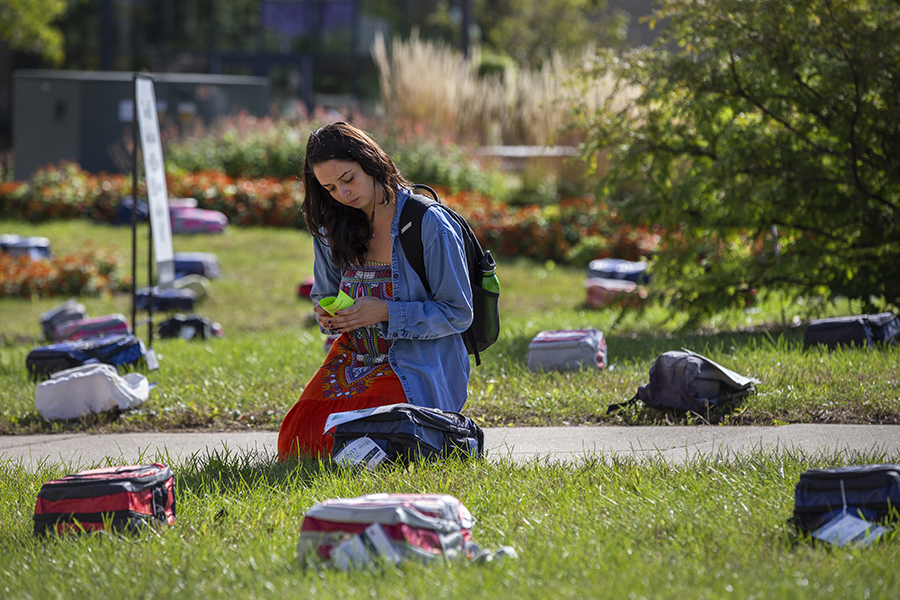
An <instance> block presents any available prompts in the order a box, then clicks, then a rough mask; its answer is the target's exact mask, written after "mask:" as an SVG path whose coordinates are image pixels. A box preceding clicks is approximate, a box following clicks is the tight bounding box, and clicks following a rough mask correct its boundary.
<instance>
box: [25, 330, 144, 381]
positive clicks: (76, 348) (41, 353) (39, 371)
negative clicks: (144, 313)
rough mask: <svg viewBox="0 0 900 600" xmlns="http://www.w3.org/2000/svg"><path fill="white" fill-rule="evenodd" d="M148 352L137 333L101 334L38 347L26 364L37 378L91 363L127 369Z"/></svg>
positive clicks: (32, 376) (28, 357) (43, 377)
mask: <svg viewBox="0 0 900 600" xmlns="http://www.w3.org/2000/svg"><path fill="white" fill-rule="evenodd" d="M146 353H147V350H146V348H145V346H144V342H143V341H141V339H140V338H138V337H137V336H135V335H134V334H131V333H120V334H109V335H98V336H95V337H88V338H82V339H80V340H73V341H69V342H59V343H58V344H50V345H49V346H41V347H39V348H35V349H33V350H32V351H31V352H29V353H28V356H27V357H25V367H26V368H27V369H28V372H29V374H30V375H31V379H32V380H33V381H38V380H39V379H46V378H48V377H50V375H51V374H53V373H56V372H57V371H63V370H65V369H71V368H72V367H79V366H81V365H86V364H88V363H105V364H107V365H113V366H114V367H116V368H125V369H127V368H129V367H134V366H136V365H137V364H138V363H139V362H140V361H142V360H144V359H145V355H146Z"/></svg>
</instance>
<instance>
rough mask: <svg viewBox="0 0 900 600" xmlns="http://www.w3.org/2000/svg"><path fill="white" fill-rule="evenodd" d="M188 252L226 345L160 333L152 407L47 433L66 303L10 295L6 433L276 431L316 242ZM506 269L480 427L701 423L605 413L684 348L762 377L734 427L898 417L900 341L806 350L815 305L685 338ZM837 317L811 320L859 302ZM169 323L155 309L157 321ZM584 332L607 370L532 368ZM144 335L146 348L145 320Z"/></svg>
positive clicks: (259, 231) (246, 232)
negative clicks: (46, 391) (599, 338)
mask: <svg viewBox="0 0 900 600" xmlns="http://www.w3.org/2000/svg"><path fill="white" fill-rule="evenodd" d="M146 229H147V228H146V226H145V227H143V228H142V231H141V239H140V240H139V258H140V264H139V268H138V283H139V285H143V284H144V283H145V282H146V266H145V264H146V254H147V251H146V250H147V247H146V246H147V242H146V235H147V233H146ZM0 233H18V234H19V235H43V236H46V237H48V238H50V239H51V241H52V245H53V246H52V247H53V251H54V252H56V253H57V254H67V253H71V252H75V251H77V250H79V249H81V248H83V247H85V245H86V244H92V245H94V246H95V247H101V248H106V249H110V250H112V251H113V252H115V253H116V254H117V255H119V256H120V258H121V260H122V261H123V263H124V264H125V265H130V262H131V232H130V229H128V228H121V227H111V226H107V225H99V224H91V223H87V222H52V223H47V224H41V225H32V224H29V223H24V222H9V221H6V222H0ZM174 245H175V250H176V251H209V252H214V253H216V255H217V256H218V258H219V262H220V264H221V267H222V270H223V276H222V277H221V278H220V279H214V280H212V282H211V283H212V287H213V296H212V297H211V298H210V299H208V300H206V301H204V302H203V303H202V304H200V305H198V306H197V311H198V312H200V313H201V314H203V315H205V316H207V317H209V318H211V319H213V320H215V321H218V322H220V323H221V324H222V325H223V327H224V331H225V336H224V337H223V338H221V339H212V340H209V341H206V342H196V341H195V342H186V341H184V340H180V339H175V340H158V339H157V340H154V341H153V348H154V349H156V351H157V353H158V354H159V357H160V364H161V369H160V370H159V371H153V372H149V373H147V374H148V376H149V378H150V380H151V381H154V382H156V383H157V384H158V386H157V387H156V389H155V390H154V391H153V392H151V396H150V399H149V401H148V402H146V403H145V404H144V406H143V407H142V408H141V409H140V410H137V411H132V412H129V413H126V414H123V415H120V416H118V417H117V418H112V419H109V418H103V419H93V420H90V421H89V422H82V423H55V424H49V423H46V422H44V421H42V420H41V418H40V416H39V415H38V414H37V412H36V411H35V409H34V388H35V384H34V383H33V382H31V381H29V380H28V377H27V373H26V370H25V358H26V356H27V354H28V352H29V351H30V350H31V349H32V348H34V347H35V346H36V345H40V344H42V343H43V342H42V341H41V340H40V333H41V332H40V325H39V317H40V314H41V313H42V312H43V311H46V310H48V309H49V308H51V307H53V306H55V305H56V304H57V303H59V302H60V301H61V300H62V299H61V298H45V299H40V300H23V299H17V298H3V299H0V314H2V315H3V319H2V324H0V433H3V434H10V433H33V432H48V431H63V430H77V431H81V430H89V431H95V432H96V431H128V430H152V429H160V428H165V429H175V428H223V427H224V428H234V429H241V428H249V427H258V428H267V429H277V428H278V426H279V425H280V423H281V419H282V417H283V415H284V414H285V413H286V411H287V410H288V409H289V408H290V406H292V405H293V403H294V401H295V400H296V398H297V397H298V396H299V394H300V392H301V390H302V389H303V386H304V385H305V384H306V382H307V381H308V380H309V378H310V377H311V376H312V374H313V373H314V372H315V370H316V369H317V368H318V367H319V366H320V364H321V362H322V359H323V358H324V350H323V341H324V338H323V336H322V334H321V333H320V332H319V331H318V329H317V328H315V327H314V326H313V325H312V321H311V319H310V313H311V304H310V303H309V302H308V301H306V300H301V299H298V298H297V295H296V287H297V284H298V283H299V282H300V281H301V280H302V279H303V278H304V277H307V276H309V275H310V274H311V273H312V248H311V241H310V238H309V236H308V235H307V234H306V233H305V232H301V231H296V230H287V229H263V228H246V229H245V228H236V227H231V228H229V229H228V230H227V231H226V232H225V233H224V234H222V235H211V236H210V235H203V236H176V238H175V244H174ZM498 273H499V277H500V281H501V287H502V290H503V293H502V296H501V313H502V314H501V320H502V331H501V336H500V340H499V341H498V342H497V344H495V345H494V346H493V347H492V348H490V349H489V350H488V351H487V352H486V353H485V355H484V357H483V359H484V363H483V364H482V365H481V366H480V367H473V370H472V378H471V382H470V386H469V392H470V399H469V402H468V404H467V405H466V408H465V411H464V412H466V414H468V415H470V416H472V417H473V418H475V419H476V420H477V421H478V422H479V423H481V424H482V425H491V426H496V425H538V426H540V425H562V424H571V425H583V424H609V423H611V424H621V423H631V424H656V423H668V422H674V423H682V424H686V423H694V422H697V420H696V419H692V418H687V417H683V416H679V415H673V414H667V413H661V412H659V411H657V410H654V409H647V408H644V407H642V406H640V405H632V407H630V408H629V409H628V410H626V411H624V413H622V414H620V415H618V416H607V415H606V413H605V411H606V407H607V406H608V405H609V404H613V403H617V402H621V401H623V400H626V399H628V398H630V397H631V396H632V395H634V393H635V391H636V390H637V388H638V387H639V386H640V385H642V384H644V383H646V381H647V372H648V369H649V367H650V364H651V363H652V361H653V359H654V358H656V356H658V355H659V354H660V353H661V352H664V351H666V350H672V349H678V348H682V347H685V348H689V349H691V350H694V351H696V352H700V353H702V354H706V355H707V356H709V357H710V358H712V359H714V360H716V361H718V362H720V363H721V364H723V365H725V366H727V367H729V368H732V369H734V370H736V371H738V372H740V373H743V374H746V375H750V376H753V377H756V378H758V379H759V380H760V381H761V382H762V383H761V384H760V385H759V386H757V393H755V394H753V395H751V396H749V397H748V398H746V399H744V400H743V401H742V402H741V403H740V404H739V405H738V406H736V407H735V408H734V410H731V411H730V412H727V413H726V414H718V415H712V416H713V417H720V418H721V422H723V423H729V424H747V425H754V424H766V425H770V424H778V423H785V422H815V423H882V424H894V423H900V380H898V376H900V375H898V374H900V346H894V347H890V348H886V349H881V350H871V351H870V350H864V349H851V350H841V351H835V352H828V351H811V352H806V351H803V350H802V335H803V324H804V322H805V320H807V319H808V318H809V317H810V314H809V311H810V308H809V305H796V304H792V305H789V304H786V303H784V302H782V301H780V300H779V299H777V298H770V299H766V300H763V301H761V304H760V306H759V307H757V310H754V311H752V312H744V311H734V312H732V313H728V314H722V315H717V316H716V317H715V318H714V319H712V320H710V322H708V323H707V324H706V325H705V327H704V328H703V329H702V330H695V331H687V332H685V331H680V329H679V328H680V326H681V325H682V324H683V323H684V322H685V321H684V319H683V317H682V316H681V315H670V314H669V313H668V312H667V311H666V310H664V309H662V308H659V307H649V308H648V309H647V310H645V311H642V312H637V311H626V312H625V313H624V314H621V313H620V312H618V311H612V310H604V311H597V310H586V309H585V308H584V307H583V302H584V299H585V291H584V288H583V282H584V273H583V272H582V271H581V270H580V269H570V268H563V267H559V266H555V265H552V264H547V265H536V264H534V263H532V262H529V261H526V260H510V259H503V258H500V259H499V268H498ZM82 301H83V302H84V304H85V305H86V307H87V309H88V312H89V314H90V315H92V316H99V315H102V314H107V313H111V312H121V313H124V314H125V315H126V316H129V317H130V313H131V309H130V298H129V296H128V295H127V294H123V295H117V296H109V297H98V298H83V299H82ZM831 310H832V311H834V312H832V313H819V314H818V315H813V316H826V315H830V314H837V313H839V312H844V313H846V312H849V311H852V307H849V306H841V307H836V308H832V309H831ZM145 316H146V315H145V314H143V313H139V315H138V317H139V319H141V318H144V317H145ZM163 317H164V315H155V319H156V322H157V323H158V322H159V321H160V320H161V319H162V318H163ZM583 327H596V328H597V329H600V330H601V331H603V332H604V334H605V336H606V338H607V341H608V345H609V361H610V363H611V365H610V367H609V368H608V369H607V370H605V371H603V372H600V373H598V372H596V371H593V372H592V371H581V372H574V373H564V374H560V373H549V374H536V373H532V372H530V371H529V370H528V369H527V367H526V353H527V349H528V342H529V341H530V340H531V338H532V337H533V336H534V335H535V334H537V333H538V332H539V331H541V330H544V329H570V328H583ZM137 333H138V335H140V336H141V337H142V339H144V340H145V342H146V341H148V336H147V326H146V325H140V326H139V327H138V331H137Z"/></svg>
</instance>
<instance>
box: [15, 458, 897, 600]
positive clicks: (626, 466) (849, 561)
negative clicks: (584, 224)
mask: <svg viewBox="0 0 900 600" xmlns="http://www.w3.org/2000/svg"><path fill="white" fill-rule="evenodd" d="M149 458H152V457H149ZM894 458H895V459H896V458H897V457H894ZM848 459H852V460H855V461H865V462H868V461H877V460H883V459H884V457H880V456H854V457H847V456H839V455H821V456H816V457H809V456H803V457H801V456H797V455H791V454H766V453H755V454H752V455H748V456H741V457H727V456H718V457H707V458H699V459H695V460H692V461H690V462H689V463H686V464H681V465H673V464H670V463H667V462H665V461H663V460H655V459H649V460H632V459H626V458H621V457H618V458H617V457H605V458H604V457H593V458H588V459H587V460H586V461H585V462H584V463H582V464H577V465H572V464H569V465H566V464H555V463H548V462H545V461H540V462H533V463H529V464H524V465H518V466H517V465H513V464H508V463H507V464H504V463H502V462H494V461H480V462H470V463H461V462H457V461H450V462H447V463H443V464H432V465H416V466H414V467H412V468H409V469H404V468H399V467H394V468H385V469H381V470H379V471H377V472H376V473H358V474H351V473H349V472H339V471H335V470H334V469H333V468H332V467H331V466H330V465H329V464H322V463H293V462H292V463H287V464H278V463H277V462H274V461H272V460H271V459H270V458H268V457H265V456H252V455H241V456H231V455H228V454H227V453H221V454H213V455H205V456H195V457H193V458H192V459H190V460H187V461H186V462H183V463H181V464H175V465H173V467H174V470H175V473H176V477H177V481H178V493H177V498H178V517H177V520H176V522H175V524H174V525H172V526H171V527H168V528H162V529H159V530H158V531H154V532H152V533H150V532H148V533H146V534H145V535H143V536H141V537H128V536H119V535H92V536H85V537H83V538H56V537H50V538H48V539H42V538H35V537H34V536H33V535H32V534H31V523H30V521H31V519H30V517H31V513H32V510H33V506H34V498H35V494H36V493H37V490H38V489H39V488H40V485H41V483H42V482H43V481H45V480H47V479H49V478H52V477H55V476H57V475H60V474H63V473H65V472H66V469H65V467H64V466H63V467H59V466H56V465H54V466H52V467H47V468H40V469H37V470H36V471H35V472H30V471H27V470H24V469H22V468H20V467H17V466H15V465H5V466H4V467H2V469H0V526H2V533H0V548H2V550H3V552H4V561H3V566H2V567H0V590H3V592H4V593H3V596H4V597H5V598H66V599H70V598H73V599H74V598H98V597H100V598H104V597H105V598H151V597H152V598H169V597H179V598H283V597H298V598H317V597H323V596H327V597H329V598H360V597H373V598H426V597H428V598H467V597H478V598H510V599H519V598H534V599H543V598H636V599H637V598H671V599H676V600H682V599H684V598H710V599H712V598H813V597H816V598H818V597H826V598H829V597H834V598H870V599H876V598H885V599H888V598H891V599H893V598H896V594H897V590H898V589H900V571H898V569H897V563H898V561H900V544H898V543H897V541H898V539H897V538H898V534H897V533H891V534H889V536H888V537H887V538H883V540H882V541H880V542H878V543H876V544H874V545H873V546H870V547H868V548H866V549H838V548H833V547H825V546H823V545H815V544H813V543H811V542H810V540H809V539H804V538H799V537H798V536H797V535H796V534H795V533H794V531H793V529H792V527H790V526H789V525H788V524H787V522H786V521H787V519H788V518H789V517H790V515H791V511H792V510H793V488H794V485H795V483H796V480H797V478H798V477H799V474H800V473H801V472H802V471H803V470H804V469H806V468H807V467H809V466H810V465H835V464H843V462H845V461H847V460H848ZM382 491H392V492H430V493H437V492H440V493H449V494H452V495H454V496H456V497H457V498H459V499H460V500H461V501H462V502H463V504H465V505H466V507H467V508H469V510H470V511H471V512H472V514H473V516H474V517H475V519H476V523H475V526H474V528H473V539H474V541H475V542H476V543H478V544H479V545H481V546H482V547H483V548H486V549H491V550H493V549H497V548H498V547H499V546H501V545H510V546H512V547H513V548H514V549H515V550H516V552H517V554H518V557H517V558H512V559H506V560H504V561H503V562H500V563H490V564H486V565H464V564H458V563H457V564H439V565H428V566H426V565H419V564H402V565H401V566H400V567H399V568H391V569H388V570H386V571H383V572H376V573H372V572H360V571H357V572H351V573H342V572H338V571H334V570H322V569H316V568H305V567H301V566H300V565H299V563H298V562H297V556H296V545H297V540H298V537H299V532H300V526H301V522H302V518H303V514H304V511H305V510H306V509H307V508H309V507H310V506H312V504H314V503H315V502H318V501H320V500H322V499H325V498H333V497H351V496H356V495H360V494H365V493H373V492H382Z"/></svg>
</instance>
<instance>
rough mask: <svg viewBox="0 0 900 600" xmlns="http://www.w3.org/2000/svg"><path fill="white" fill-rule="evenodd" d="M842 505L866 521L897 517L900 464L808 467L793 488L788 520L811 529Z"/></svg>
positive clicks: (805, 530) (899, 499) (824, 520)
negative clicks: (791, 506)
mask: <svg viewBox="0 0 900 600" xmlns="http://www.w3.org/2000/svg"><path fill="white" fill-rule="evenodd" d="M845 506H846V508H847V513H848V514H850V515H852V516H854V517H862V518H863V519H865V520H867V521H873V522H877V521H884V520H885V519H890V518H893V519H894V520H896V519H898V518H900V513H898V511H900V465H897V464H875V465H850V466H847V467H838V468H834V469H808V470H807V471H805V472H804V473H802V474H801V475H800V480H799V481H798V482H797V487H796V488H795V489H794V514H793V516H792V517H791V521H792V522H793V524H794V526H795V527H796V528H797V529H798V530H799V531H802V532H812V531H815V530H816V529H818V528H819V527H821V526H822V525H824V524H825V523H827V522H828V521H830V520H831V519H833V518H835V517H836V516H839V515H840V514H841V513H842V512H843V511H844V507H845Z"/></svg>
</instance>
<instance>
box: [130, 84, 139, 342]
mask: <svg viewBox="0 0 900 600" xmlns="http://www.w3.org/2000/svg"><path fill="white" fill-rule="evenodd" d="M137 78H138V75H137V73H133V74H132V75H131V82H132V90H131V94H132V96H131V97H132V106H131V140H132V147H131V159H132V163H131V327H132V330H133V331H134V332H135V333H137V180H138V174H137V172H138V159H137V155H138V153H137V150H138V122H137V120H138V114H137V110H138V109H137Z"/></svg>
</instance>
